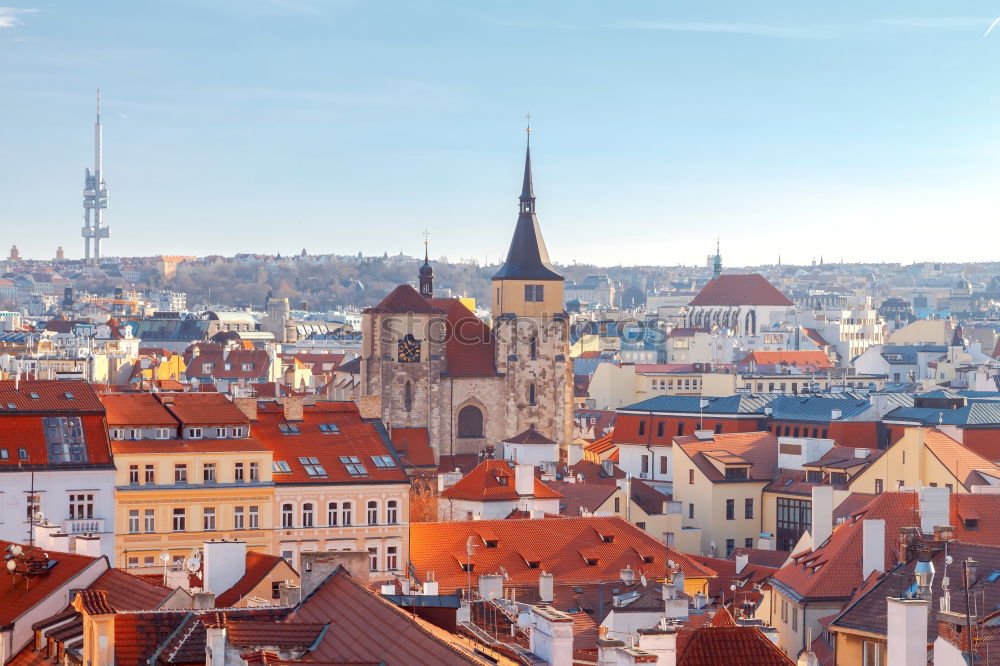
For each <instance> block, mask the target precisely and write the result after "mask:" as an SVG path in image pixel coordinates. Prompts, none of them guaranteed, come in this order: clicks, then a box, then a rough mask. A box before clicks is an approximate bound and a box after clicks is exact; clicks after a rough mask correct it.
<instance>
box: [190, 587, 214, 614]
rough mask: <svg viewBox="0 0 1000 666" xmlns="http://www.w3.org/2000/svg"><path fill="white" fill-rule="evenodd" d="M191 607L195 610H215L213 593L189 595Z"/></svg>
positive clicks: (203, 592)
mask: <svg viewBox="0 0 1000 666" xmlns="http://www.w3.org/2000/svg"><path fill="white" fill-rule="evenodd" d="M191 601H192V605H191V607H192V608H194V609H195V610H199V609H209V608H215V592H205V591H202V592H195V593H194V594H192V595H191Z"/></svg>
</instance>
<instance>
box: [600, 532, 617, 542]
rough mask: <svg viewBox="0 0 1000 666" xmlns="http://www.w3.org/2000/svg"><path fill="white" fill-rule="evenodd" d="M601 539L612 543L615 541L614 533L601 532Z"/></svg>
mask: <svg viewBox="0 0 1000 666" xmlns="http://www.w3.org/2000/svg"><path fill="white" fill-rule="evenodd" d="M601 541H603V542H604V543H614V542H615V535H614V534H602V535H601Z"/></svg>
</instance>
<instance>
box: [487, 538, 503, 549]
mask: <svg viewBox="0 0 1000 666" xmlns="http://www.w3.org/2000/svg"><path fill="white" fill-rule="evenodd" d="M484 543H485V544H486V547H487V548H496V547H497V543H499V542H498V541H497V540H496V539H486V540H485V541H484Z"/></svg>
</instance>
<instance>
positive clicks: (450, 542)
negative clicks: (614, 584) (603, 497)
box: [410, 517, 715, 591]
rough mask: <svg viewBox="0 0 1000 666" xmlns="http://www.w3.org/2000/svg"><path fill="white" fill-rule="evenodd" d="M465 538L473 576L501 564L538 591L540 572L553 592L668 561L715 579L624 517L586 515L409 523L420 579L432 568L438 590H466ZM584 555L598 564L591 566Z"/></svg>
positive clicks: (516, 582)
mask: <svg viewBox="0 0 1000 666" xmlns="http://www.w3.org/2000/svg"><path fill="white" fill-rule="evenodd" d="M484 535H485V536H484ZM470 536H472V537H475V538H477V539H478V544H479V547H478V548H477V549H476V551H475V554H474V555H473V559H472V561H473V563H474V576H478V575H479V574H481V573H494V572H499V571H500V570H501V567H502V568H503V569H504V570H505V571H506V572H507V574H508V576H509V582H508V583H507V584H508V585H510V586H527V587H533V588H537V586H538V575H539V573H541V571H542V570H545V571H548V572H549V573H551V574H553V575H554V576H555V583H556V586H557V587H558V586H565V585H573V584H587V583H590V582H594V581H603V580H612V579H616V578H618V577H619V576H620V574H621V570H622V569H625V568H626V567H631V568H632V569H633V570H635V571H647V572H650V575H651V576H656V575H660V574H661V572H663V571H664V570H665V567H666V564H667V560H671V559H672V560H674V562H677V563H679V564H680V566H681V568H682V570H683V571H684V573H685V575H686V576H687V577H688V578H708V577H711V576H714V575H715V572H714V571H712V570H711V569H708V568H707V567H704V566H702V565H700V564H698V563H697V562H695V561H694V560H693V559H691V558H690V557H689V556H687V555H684V554H683V553H680V552H678V551H676V550H674V549H673V548H670V547H668V546H667V545H666V544H664V543H663V542H662V541H660V540H658V539H656V538H654V537H652V536H650V535H649V534H647V533H646V532H644V531H643V530H641V529H639V528H638V527H636V526H635V525H632V524H631V523H629V522H627V521H625V520H623V519H621V518H617V517H586V518H541V519H532V520H481V521H458V522H448V523H413V524H411V525H410V559H411V561H412V562H413V565H414V567H415V569H416V570H417V572H418V577H419V578H421V579H424V578H425V576H426V574H427V572H428V571H433V572H434V575H435V578H436V580H438V581H439V582H440V584H441V588H442V590H448V591H451V590H456V589H460V588H462V587H464V586H465V584H466V575H467V574H466V572H465V571H463V570H462V566H461V564H462V563H464V562H465V559H466V554H465V553H466V540H467V539H468V538H469V537H470ZM486 541H496V547H493V548H488V547H486ZM456 554H460V555H461V557H460V558H457V556H456ZM585 554H586V556H587V557H589V558H590V559H591V560H592V561H593V560H596V562H597V564H596V565H588V564H587V560H586V559H585V557H584V555H585ZM526 555H527V556H529V557H532V558H537V559H533V560H531V561H537V562H538V568H534V567H531V566H529V563H528V562H529V561H528V560H526V559H525V556H526ZM644 558H651V561H645V559H644Z"/></svg>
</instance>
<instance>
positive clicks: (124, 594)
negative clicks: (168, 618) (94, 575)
mask: <svg viewBox="0 0 1000 666" xmlns="http://www.w3.org/2000/svg"><path fill="white" fill-rule="evenodd" d="M89 589H91V590H100V591H102V592H103V593H104V594H105V596H106V598H107V600H108V603H109V604H110V605H111V606H113V607H115V608H118V609H120V610H126V611H134V610H154V609H156V608H159V606H160V604H161V603H163V602H164V601H165V600H166V598H167V597H169V596H170V594H171V590H169V589H167V588H166V587H163V586H162V585H160V584H156V583H152V582H150V581H147V580H144V579H142V578H139V577H137V576H133V575H131V574H129V573H126V572H125V571H122V570H121V569H108V570H107V571H105V572H104V573H103V574H101V576H100V577H99V578H98V579H97V580H95V581H94V582H93V583H92V584H91V586H90V588H89Z"/></svg>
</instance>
